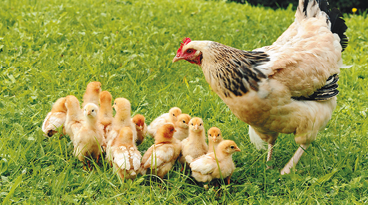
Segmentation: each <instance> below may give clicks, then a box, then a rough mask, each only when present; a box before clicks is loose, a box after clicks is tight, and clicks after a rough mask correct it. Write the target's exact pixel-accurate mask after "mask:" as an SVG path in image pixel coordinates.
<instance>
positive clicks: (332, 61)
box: [173, 0, 348, 174]
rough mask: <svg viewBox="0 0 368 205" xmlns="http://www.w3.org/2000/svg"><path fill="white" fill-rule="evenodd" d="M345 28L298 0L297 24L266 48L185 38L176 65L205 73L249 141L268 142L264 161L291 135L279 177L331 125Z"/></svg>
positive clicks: (338, 18)
mask: <svg viewBox="0 0 368 205" xmlns="http://www.w3.org/2000/svg"><path fill="white" fill-rule="evenodd" d="M346 29H347V26H346V25H345V21H344V20H343V19H342V15H341V13H340V12H339V11H338V10H337V9H332V11H330V10H329V9H328V3H327V1H325V0H318V1H315V0H299V5H298V8H297V11H296V14H295V21H294V22H293V23H292V24H291V26H290V27H289V28H288V29H287V30H286V31H285V32H284V33H283V34H282V35H281V36H280V37H279V38H278V39H277V40H276V42H274V43H273V44H272V45H271V46H266V47H263V48H259V49H256V50H254V51H243V50H239V49H236V48H232V47H229V46H225V45H222V44H220V43H217V42H212V41H191V40H190V39H189V38H186V39H184V42H183V43H182V45H181V46H180V48H179V49H178V51H177V54H176V56H175V57H174V59H173V62H176V61H178V60H186V61H188V62H190V63H193V64H197V65H199V66H200V67H201V68H202V70H203V73H204V76H205V78H206V81H207V82H208V83H209V84H210V86H211V88H212V89H213V90H214V92H216V93H217V94H218V95H219V97H220V98H221V99H222V100H223V101H224V102H225V103H226V105H227V106H228V107H229V108H230V110H231V111H232V112H233V113H234V114H235V116H236V117H238V118H239V119H240V120H242V121H244V122H246V123H248V124H249V126H250V127H251V128H250V129H249V130H250V132H249V135H250V138H251V141H252V142H261V143H262V141H260V140H258V141H257V139H258V138H261V139H262V140H263V141H265V142H267V143H268V145H269V153H268V157H267V160H268V161H269V160H270V159H271V154H272V148H273V145H274V144H275V141H276V139H277V136H278V134H279V133H286V134H288V133H293V134H294V135H295V142H296V143H297V144H299V145H300V147H299V148H298V150H297V151H296V153H295V154H294V156H293V157H292V158H291V159H290V161H289V162H288V163H287V164H286V165H285V167H284V168H283V169H282V170H281V174H285V173H290V169H291V168H292V167H293V166H295V165H296V164H297V162H298V161H299V159H300V157H301V155H302V154H303V152H304V150H305V149H307V148H308V146H309V145H310V143H311V142H313V141H314V140H315V139H316V136H317V133H318V131H319V130H321V129H323V128H324V127H325V126H326V124H327V123H328V121H329V120H330V119H331V115H332V112H333V110H334V109H335V107H336V95H337V94H338V90H337V87H338V85H337V81H338V79H339V78H338V74H339V72H340V68H341V67H343V64H342V59H341V53H342V51H343V50H344V49H345V48H346V46H347V42H348V39H347V37H346V35H345V34H344V32H345V31H346Z"/></svg>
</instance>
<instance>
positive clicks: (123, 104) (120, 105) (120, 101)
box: [106, 98, 137, 161]
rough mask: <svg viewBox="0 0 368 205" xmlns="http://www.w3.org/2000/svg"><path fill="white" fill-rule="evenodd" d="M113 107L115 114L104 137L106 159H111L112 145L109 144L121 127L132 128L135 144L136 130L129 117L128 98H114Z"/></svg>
mask: <svg viewBox="0 0 368 205" xmlns="http://www.w3.org/2000/svg"><path fill="white" fill-rule="evenodd" d="M113 108H114V109H115V111H116V114H115V117H114V119H113V121H112V129H111V131H110V132H109V133H108V135H107V138H106V142H107V149H106V158H107V160H108V161H112V153H113V147H112V146H111V145H112V143H113V141H114V139H115V138H116V137H117V136H118V135H119V132H120V130H121V129H122V128H123V127H130V129H132V132H133V143H134V146H136V145H135V142H136V139H137V130H136V129H135V124H134V123H133V122H132V120H131V117H130V115H131V107H130V102H129V100H127V99H125V98H116V99H115V101H114V105H113Z"/></svg>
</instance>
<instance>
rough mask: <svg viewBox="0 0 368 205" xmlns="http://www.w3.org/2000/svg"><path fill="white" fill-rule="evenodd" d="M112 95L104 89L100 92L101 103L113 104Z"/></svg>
mask: <svg viewBox="0 0 368 205" xmlns="http://www.w3.org/2000/svg"><path fill="white" fill-rule="evenodd" d="M111 101H112V96H111V94H110V92H109V91H102V92H101V93H100V104H103V103H107V104H109V105H110V106H111Z"/></svg>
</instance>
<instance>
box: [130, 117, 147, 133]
mask: <svg viewBox="0 0 368 205" xmlns="http://www.w3.org/2000/svg"><path fill="white" fill-rule="evenodd" d="M144 121H145V118H144V116H143V115H141V114H137V115H135V116H134V117H133V123H134V124H135V127H136V128H137V130H140V131H142V130H143V128H144Z"/></svg>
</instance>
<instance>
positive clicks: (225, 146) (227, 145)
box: [216, 140, 241, 155]
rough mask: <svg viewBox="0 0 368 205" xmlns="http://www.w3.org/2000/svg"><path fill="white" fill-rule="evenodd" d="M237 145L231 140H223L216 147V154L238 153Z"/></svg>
mask: <svg viewBox="0 0 368 205" xmlns="http://www.w3.org/2000/svg"><path fill="white" fill-rule="evenodd" d="M240 151H241V150H240V149H239V147H238V145H236V143H235V142H234V141H232V140H224V141H222V142H220V144H219V145H218V147H217V149H216V152H223V153H225V154H228V155H231V154H233V153H234V152H240Z"/></svg>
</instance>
